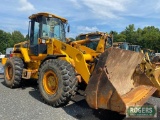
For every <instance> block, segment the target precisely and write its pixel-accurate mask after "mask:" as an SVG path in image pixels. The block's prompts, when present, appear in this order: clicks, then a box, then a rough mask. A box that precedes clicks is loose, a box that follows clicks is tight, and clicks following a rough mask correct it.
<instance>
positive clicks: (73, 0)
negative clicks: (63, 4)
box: [69, 0, 81, 8]
mask: <svg viewBox="0 0 160 120" xmlns="http://www.w3.org/2000/svg"><path fill="white" fill-rule="evenodd" d="M69 1H70V2H72V3H73V5H74V6H75V7H76V8H81V4H80V2H78V0H69Z"/></svg>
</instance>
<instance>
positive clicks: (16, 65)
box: [4, 57, 24, 88]
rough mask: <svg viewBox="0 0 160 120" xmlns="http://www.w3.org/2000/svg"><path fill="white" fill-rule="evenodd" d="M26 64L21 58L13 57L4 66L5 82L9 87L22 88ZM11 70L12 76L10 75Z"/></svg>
mask: <svg viewBox="0 0 160 120" xmlns="http://www.w3.org/2000/svg"><path fill="white" fill-rule="evenodd" d="M23 67H24V63H23V61H22V59H21V58H18V57H12V58H10V59H8V60H7V62H6V64H5V66H4V82H5V84H6V86H7V87H10V88H16V87H20V84H21V78H22V71H23ZM9 70H10V71H11V72H12V74H10V75H9Z"/></svg>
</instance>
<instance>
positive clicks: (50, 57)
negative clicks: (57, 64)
mask: <svg viewBox="0 0 160 120" xmlns="http://www.w3.org/2000/svg"><path fill="white" fill-rule="evenodd" d="M59 57H66V55H62V54H60V55H47V57H46V58H44V59H43V60H42V62H41V65H42V64H43V63H44V62H45V61H46V60H49V59H58V58H59Z"/></svg>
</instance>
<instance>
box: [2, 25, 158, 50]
mask: <svg viewBox="0 0 160 120" xmlns="http://www.w3.org/2000/svg"><path fill="white" fill-rule="evenodd" d="M113 36H114V41H115V42H124V41H126V42H129V43H132V44H137V45H140V46H142V47H143V48H148V49H152V50H155V51H160V29H159V28H156V27H154V26H147V27H144V28H143V29H141V28H138V29H135V27H134V24H131V25H128V26H127V27H126V28H125V30H123V31H122V32H120V33H118V32H116V31H113ZM77 39H78V36H77V37H76V38H75V39H73V38H70V40H72V41H74V40H77ZM25 40H28V35H26V36H25V37H24V36H23V34H22V33H21V32H20V31H16V30H15V31H13V32H12V33H8V32H5V31H3V30H0V52H2V53H5V50H6V48H7V47H13V46H14V44H16V43H19V42H22V41H25Z"/></svg>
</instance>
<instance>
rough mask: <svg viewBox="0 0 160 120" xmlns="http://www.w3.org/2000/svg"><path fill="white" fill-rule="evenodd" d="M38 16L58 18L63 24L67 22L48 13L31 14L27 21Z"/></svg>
mask: <svg viewBox="0 0 160 120" xmlns="http://www.w3.org/2000/svg"><path fill="white" fill-rule="evenodd" d="M38 16H45V17H54V18H58V19H60V20H62V22H64V23H66V22H67V20H66V19H65V18H62V17H59V16H57V15H54V14H52V13H48V12H40V13H36V14H32V15H31V16H29V19H33V18H36V17H38Z"/></svg>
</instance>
